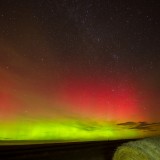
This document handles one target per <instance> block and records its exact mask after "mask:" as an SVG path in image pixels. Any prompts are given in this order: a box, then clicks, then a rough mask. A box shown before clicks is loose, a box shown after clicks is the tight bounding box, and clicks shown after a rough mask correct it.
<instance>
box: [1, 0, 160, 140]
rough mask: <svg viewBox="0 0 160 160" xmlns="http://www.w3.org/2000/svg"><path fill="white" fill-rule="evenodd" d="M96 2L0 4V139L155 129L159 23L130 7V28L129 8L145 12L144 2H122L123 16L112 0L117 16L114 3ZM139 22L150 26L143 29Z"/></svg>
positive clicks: (90, 136) (97, 136) (96, 136)
mask: <svg viewBox="0 0 160 160" xmlns="http://www.w3.org/2000/svg"><path fill="white" fill-rule="evenodd" d="M0 3H1V2H0ZM98 4H99V6H97V3H94V2H90V1H89V2H85V3H82V2H80V1H79V0H78V1H76V2H75V3H73V2H71V4H69V3H68V2H63V3H60V2H59V1H54V2H51V1H41V0H39V1H37V2H33V1H26V2H24V1H23V2H18V1H17V2H16V1H15V2H11V1H5V2H4V3H2V5H0V12H1V13H0V15H1V16H0V140H54V141H87V140H106V139H109V140H113V139H126V138H140V137H147V136H154V135H159V134H160V118H159V114H160V111H159V107H160V99H159V96H158V95H160V90H159V82H160V74H159V73H160V72H159V70H160V63H159V61H158V60H159V52H157V51H160V48H159V46H158V45H157V44H156V43H154V40H153V39H157V41H159V37H158V36H156V26H155V25H154V26H152V27H151V26H149V24H148V23H149V22H148V21H146V20H145V19H144V20H143V21H142V20H141V19H142V18H143V16H144V15H141V16H140V17H139V16H138V15H137V14H136V13H135V15H134V16H133V17H132V19H133V20H134V19H136V22H137V24H136V26H137V27H136V28H132V27H129V26H130V25H131V26H134V25H133V24H132V23H133V22H132V21H131V20H130V16H129V15H130V14H131V13H130V12H131V11H132V10H133V11H135V10H136V11H138V9H139V10H142V11H143V12H144V13H146V14H147V15H148V10H147V8H146V9H144V8H143V7H142V6H143V5H142V6H141V4H139V7H138V6H136V8H134V5H131V4H125V5H126V7H125V8H127V6H129V8H130V10H127V13H128V14H127V15H128V16H126V11H125V8H123V7H122V8H123V9H122V8H121V7H120V6H119V5H116V4H112V5H114V6H117V7H115V8H117V9H118V10H119V12H120V13H121V14H122V15H121V16H120V15H119V14H118V13H117V10H116V9H115V8H113V7H112V5H111V6H110V5H109V6H106V7H108V10H106V7H104V6H105V1H101V3H98ZM22 6H23V7H22ZM26 6H27V7H26ZM42 6H43V7H42ZM122 6H123V5H122ZM131 6H132V7H131ZM24 8H25V12H24ZM154 11H155V12H156V9H154ZM103 12H104V13H103ZM102 13H103V14H102ZM103 15H104V17H103ZM150 16H151V17H152V16H153V17H154V15H152V14H151V15H150ZM113 17H114V20H113ZM153 17H152V18H153ZM137 19H139V21H137ZM126 21H129V22H128V23H129V24H130V25H129V24H128V23H127V24H128V25H129V26H128V27H127V26H126ZM153 21H156V22H157V23H159V21H158V20H156V19H154V18H153ZM142 22H145V23H146V24H147V25H145V24H143V28H145V29H146V28H147V27H150V31H146V33H145V34H144V33H143V30H141V28H140V27H139V26H141V25H142ZM117 26H119V27H117ZM124 26H125V27H126V28H127V30H126V28H125V29H123V27H124ZM154 27H155V28H154ZM158 29H159V27H158ZM133 33H135V34H133ZM142 34H144V35H143V36H142V37H139V35H142ZM128 37H130V39H128ZM144 37H146V38H144ZM147 37H150V45H148V41H147V40H148V39H147ZM143 38H144V39H145V40H144V39H143ZM138 39H141V41H143V43H140V40H139V41H138ZM152 40H153V42H152ZM156 49H157V50H156Z"/></svg>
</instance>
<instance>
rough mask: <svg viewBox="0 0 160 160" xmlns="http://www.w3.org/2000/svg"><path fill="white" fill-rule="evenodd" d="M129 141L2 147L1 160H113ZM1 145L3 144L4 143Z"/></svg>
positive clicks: (0, 151)
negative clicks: (115, 153) (121, 146)
mask: <svg viewBox="0 0 160 160" xmlns="http://www.w3.org/2000/svg"><path fill="white" fill-rule="evenodd" d="M128 141H131V140H114V141H96V142H70V143H68V142H67V143H48V144H32V145H31V144H27V145H0V159H2V160H111V159H112V156H113V153H114V152H115V150H116V148H117V147H118V146H119V145H121V144H122V143H125V142H128ZM0 143H1V144H2V143H3V142H0ZM12 143H13V142H12ZM21 143H22V142H21ZM34 143H35V142H34Z"/></svg>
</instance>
